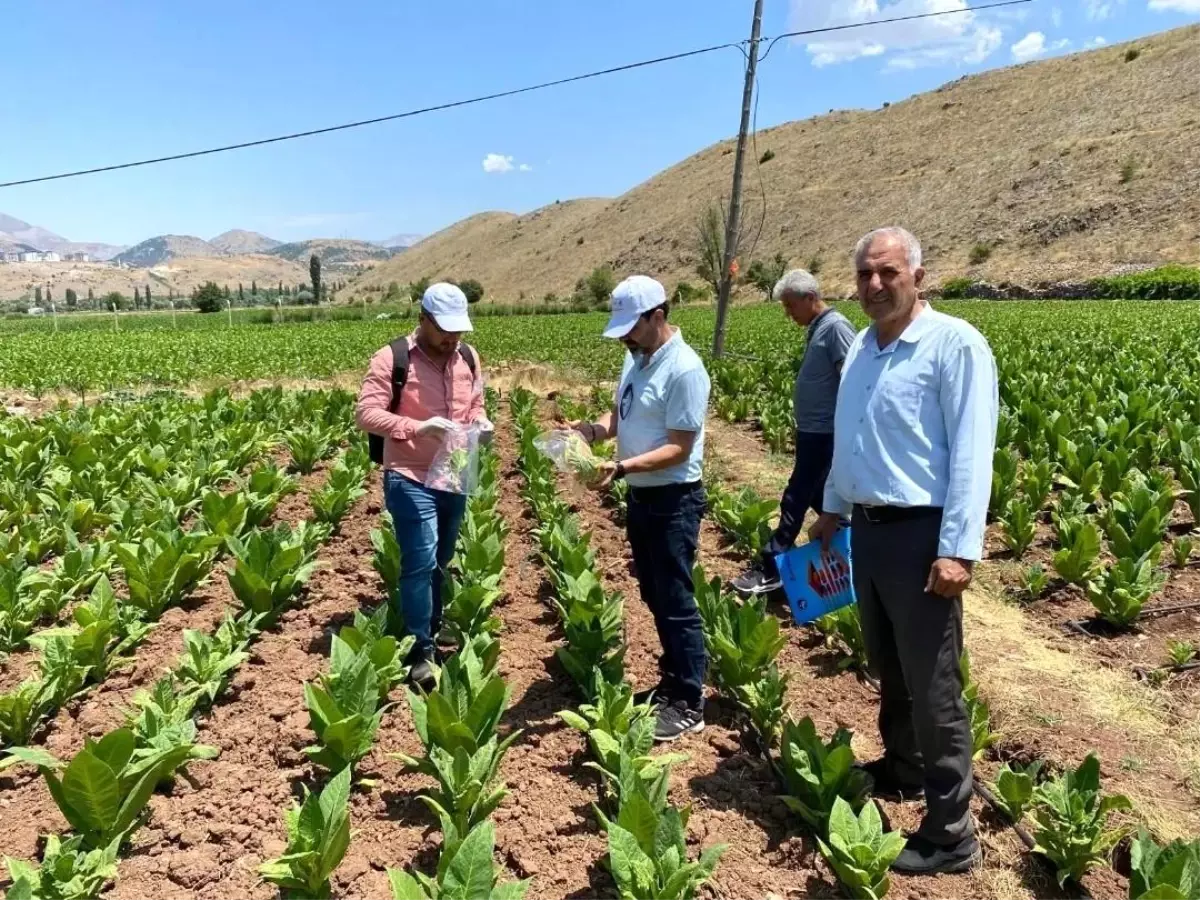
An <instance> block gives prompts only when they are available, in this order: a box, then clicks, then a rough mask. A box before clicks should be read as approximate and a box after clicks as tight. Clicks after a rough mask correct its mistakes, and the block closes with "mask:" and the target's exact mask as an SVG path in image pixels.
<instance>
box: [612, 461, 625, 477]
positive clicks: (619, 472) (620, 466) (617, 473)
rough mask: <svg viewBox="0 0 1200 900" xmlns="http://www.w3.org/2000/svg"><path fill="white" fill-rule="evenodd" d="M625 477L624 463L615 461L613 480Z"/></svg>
mask: <svg viewBox="0 0 1200 900" xmlns="http://www.w3.org/2000/svg"><path fill="white" fill-rule="evenodd" d="M624 477H625V463H621V462H619V463H617V468H616V470H615V471H614V472H613V481H620V480H621V479H622V478H624Z"/></svg>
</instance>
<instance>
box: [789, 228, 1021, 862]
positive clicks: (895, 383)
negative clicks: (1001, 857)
mask: <svg viewBox="0 0 1200 900" xmlns="http://www.w3.org/2000/svg"><path fill="white" fill-rule="evenodd" d="M854 261H855V267H856V269H857V277H858V298H859V302H860V303H861V304H862V308H863V311H864V312H866V314H867V316H868V317H869V318H870V319H871V320H872V324H871V326H870V327H868V328H867V329H866V330H864V331H862V332H861V333H860V334H859V335H858V337H857V338H856V339H855V341H854V344H853V345H852V346H851V347H850V351H849V353H848V354H847V356H846V362H845V365H844V367H843V369H842V381H841V386H840V388H839V391H838V401H837V410H836V413H835V416H834V449H833V464H832V468H831V471H830V475H829V479H828V481H827V482H826V486H825V500H824V508H825V512H824V513H823V514H822V515H821V517H820V518H819V519H818V520H817V523H816V525H814V526H813V528H812V532H811V534H812V537H813V539H814V540H822V541H824V542H825V543H828V541H829V539H830V537H831V536H832V535H833V533H834V532H835V531H836V530H837V528H838V527H839V521H840V520H841V519H842V518H843V517H845V516H850V515H852V516H853V518H852V528H851V533H850V534H851V538H850V540H851V554H852V558H853V560H854V590H855V594H856V595H857V597H858V604H859V610H860V612H861V615H862V625H863V636H864V638H865V641H866V645H867V656H868V659H869V661H870V664H871V666H872V668H873V669H874V670H875V671H876V673H877V674H878V676H879V680H880V685H881V696H880V710H879V730H880V734H881V737H882V738H883V744H884V756H883V758H882V759H880V760H876V761H875V762H872V763H868V764H866V765H865V766H864V768H865V769H866V770H867V771H868V772H869V773H870V774H871V776H872V778H873V779H874V782H875V791H876V793H877V794H879V795H881V796H889V795H891V796H899V797H901V798H903V797H904V796H906V795H907V796H909V797H918V796H920V795H921V794H922V793H923V794H924V796H925V800H926V814H925V817H924V819H923V821H922V822H921V827H920V828H919V829H918V830H917V832H916V833H915V834H914V835H913V836H912V837H911V838H910V839H909V842H908V846H907V847H906V849H905V850H904V852H903V853H902V854H901V855H900V857H899V858H898V859H897V860H896V862H895V864H894V865H893V868H894V869H896V870H897V871H900V872H904V873H908V874H922V875H928V874H936V873H941V872H961V871H964V870H966V869H968V868H970V867H971V866H972V865H974V863H975V861H976V860H977V858H978V855H979V844H978V841H977V840H976V838H975V835H974V830H973V827H972V824H971V814H970V799H971V787H972V774H971V727H970V722H969V721H968V719H967V712H966V707H965V705H964V703H963V700H962V688H963V684H962V677H961V675H960V673H959V667H958V661H959V657H960V656H961V654H962V647H963V638H962V593H963V591H964V590H966V588H967V586H968V585H969V584H970V583H971V576H972V570H973V567H974V564H975V561H977V560H978V559H979V558H980V557H981V556H982V552H983V531H984V525H985V521H986V515H987V506H988V495H989V492H990V487H991V479H992V455H993V452H994V449H995V443H996V419H997V409H998V406H999V400H998V392H997V377H996V364H995V360H994V359H993V357H992V352H991V349H990V348H989V347H988V344H987V341H986V340H984V338H983V336H982V335H980V334H979V332H978V331H976V330H975V329H974V328H973V327H971V326H970V325H969V324H967V323H966V322H964V321H962V320H961V319H956V318H953V317H951V316H948V315H945V314H943V313H940V312H937V311H936V310H934V309H933V308H932V307H931V306H930V305H929V304H928V303H927V302H926V301H925V300H924V299H923V298H922V297H921V290H920V288H921V282H922V280H923V278H924V276H925V270H924V269H923V268H922V266H921V245H920V244H919V243H918V242H917V239H916V238H915V237H913V236H912V235H911V234H909V233H908V232H907V231H905V230H904V229H902V228H881V229H878V230H876V231H873V232H871V233H870V234H868V235H866V236H865V237H863V238H862V240H860V241H859V243H858V247H857V248H856V250H855V254H854Z"/></svg>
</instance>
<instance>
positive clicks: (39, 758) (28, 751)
mask: <svg viewBox="0 0 1200 900" xmlns="http://www.w3.org/2000/svg"><path fill="white" fill-rule="evenodd" d="M4 752H5V754H6V756H5V757H4V758H3V759H0V772H3V771H4V770H5V769H7V768H9V767H10V766H15V765H18V764H20V763H26V764H28V765H31V766H38V767H39V768H45V769H50V770H52V771H56V770H58V769H61V768H62V767H63V763H62V762H61V761H60V760H58V759H57V758H56V757H54V756H53V755H51V754H50V753H47V752H46V751H45V750H41V749H39V748H37V747H9V748H8V749H6V750H5V751H4Z"/></svg>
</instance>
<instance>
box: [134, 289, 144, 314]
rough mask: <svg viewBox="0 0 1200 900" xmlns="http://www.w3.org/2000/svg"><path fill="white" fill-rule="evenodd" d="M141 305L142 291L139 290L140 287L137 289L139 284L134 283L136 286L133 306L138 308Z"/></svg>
mask: <svg viewBox="0 0 1200 900" xmlns="http://www.w3.org/2000/svg"><path fill="white" fill-rule="evenodd" d="M141 305H142V295H141V292H140V291H138V289H137V285H134V286H133V308H134V309H137V308H138V307H139V306H141Z"/></svg>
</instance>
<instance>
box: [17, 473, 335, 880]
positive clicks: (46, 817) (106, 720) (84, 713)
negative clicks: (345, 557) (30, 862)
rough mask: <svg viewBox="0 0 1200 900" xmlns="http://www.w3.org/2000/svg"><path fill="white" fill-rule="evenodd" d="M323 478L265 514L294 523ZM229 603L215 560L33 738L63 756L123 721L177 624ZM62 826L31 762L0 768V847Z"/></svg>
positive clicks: (167, 659) (31, 846) (216, 619)
mask: <svg viewBox="0 0 1200 900" xmlns="http://www.w3.org/2000/svg"><path fill="white" fill-rule="evenodd" d="M324 479H325V473H324V468H321V469H318V470H317V471H314V472H313V473H312V474H311V475H308V476H305V477H303V478H302V479H301V485H300V490H299V491H298V492H297V493H295V494H291V495H289V496H287V497H284V498H282V499H281V500H280V502H279V504H278V506H277V507H276V509H275V511H274V513H273V515H272V519H271V521H272V522H288V523H290V524H293V525H294V524H296V523H298V522H299V521H301V520H303V519H306V518H308V517H309V515H310V514H311V508H310V506H309V501H308V495H309V494H311V493H312V492H313V491H315V490H318V489H319V488H320V485H321V483H323V481H324ZM236 604H237V600H236V598H235V597H234V595H233V591H232V590H231V589H230V587H229V582H228V579H227V578H226V577H225V574H224V567H223V566H220V565H219V566H217V567H216V568H215V569H214V570H213V572H212V574H211V576H210V577H209V580H208V581H207V582H206V583H205V584H203V585H201V586H200V587H198V588H197V589H196V590H195V591H193V592H192V594H191V595H189V596H188V597H187V598H186V599H185V600H184V602H183V603H182V604H181V605H179V606H177V607H173V608H171V609H169V610H167V611H166V612H164V613H163V615H162V618H160V619H159V621H158V625H157V627H155V629H154V630H153V631H151V632H150V634H149V635H148V636H147V638H146V640H145V641H144V642H143V643H142V644H141V645H140V646H139V647H138V648H137V650H136V651H135V654H136V655H135V656H134V660H133V663H132V664H131V665H130V666H128V667H126V668H124V669H121V670H119V671H117V672H114V673H113V674H112V675H111V676H110V677H108V678H107V679H105V680H104V682H103V683H101V684H99V685H97V686H96V687H94V688H93V689H92V690H90V691H88V692H87V693H85V694H83V695H81V696H79V697H76V698H74V699H73V700H72V701H71V702H69V703H68V704H67V705H66V706H65V707H63V709H61V710H59V712H58V714H57V715H56V716H55V718H54V719H53V720H52V721H51V722H50V723H49V724H48V725H47V726H46V727H45V728H44V729H43V731H42V734H41V736H40V737H39V738H38V739H37V740H35V741H34V744H35V745H36V746H41V747H44V749H46V750H47V751H49V752H50V753H52V754H54V755H55V756H57V757H58V758H60V759H66V758H69V757H71V756H72V755H74V754H75V753H76V752H78V751H79V750H80V749H82V747H83V744H84V739H85V738H88V737H91V738H96V737H99V736H100V735H102V734H104V733H106V732H108V731H110V730H111V729H113V728H117V727H120V726H121V725H123V724H124V722H125V718H126V716H125V713H126V711H127V710H129V709H130V708H131V706H132V703H133V698H134V695H135V694H136V693H137V692H138V691H140V690H144V689H146V688H148V687H150V686H151V685H152V684H153V683H154V682H155V681H156V680H157V679H158V678H159V677H160V676H162V675H163V674H164V673H165V672H166V671H167V670H169V669H170V668H172V667H173V666H174V665H175V662H176V660H177V659H178V658H179V656H180V654H181V653H182V652H183V632H184V630H186V629H190V630H195V631H204V632H210V631H213V630H214V629H215V628H216V627H217V626H218V625H219V624H220V622H221V620H222V619H223V618H224V617H225V615H226V613H227V612H228V611H229V610H230V609H231V608H234V607H235V606H236ZM199 743H205V741H203V740H200V741H199ZM197 768H201V767H200V766H198V767H197ZM66 827H67V823H66V821H65V820H64V819H63V818H62V815H61V814H60V813H59V811H58V808H57V806H56V805H55V804H54V801H53V799H52V798H51V796H50V792H49V790H48V789H47V788H46V786H45V782H44V780H43V779H42V777H41V776H40V775H39V774H38V773H37V771H36V770H34V769H32V768H31V767H27V766H18V767H16V768H14V769H9V770H8V771H6V772H4V773H3V774H0V855H8V856H13V857H16V858H18V859H31V858H34V857H35V856H36V853H37V849H38V848H37V839H38V836H39V835H40V834H46V833H49V832H62V831H63V830H64V829H66Z"/></svg>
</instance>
